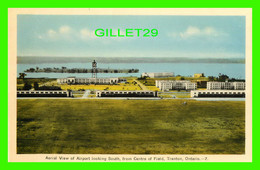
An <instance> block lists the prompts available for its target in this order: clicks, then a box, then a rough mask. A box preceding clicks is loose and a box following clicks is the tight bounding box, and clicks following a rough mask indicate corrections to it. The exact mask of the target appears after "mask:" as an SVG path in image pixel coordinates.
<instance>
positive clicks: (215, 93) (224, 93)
mask: <svg viewBox="0 0 260 170" xmlns="http://www.w3.org/2000/svg"><path fill="white" fill-rule="evenodd" d="M190 94H191V97H230V98H233V97H240V98H244V97H245V95H246V93H245V90H192V91H191V92H190Z"/></svg>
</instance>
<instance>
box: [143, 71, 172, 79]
mask: <svg viewBox="0 0 260 170" xmlns="http://www.w3.org/2000/svg"><path fill="white" fill-rule="evenodd" d="M142 77H150V78H163V77H174V73H172V72H163V73H142Z"/></svg>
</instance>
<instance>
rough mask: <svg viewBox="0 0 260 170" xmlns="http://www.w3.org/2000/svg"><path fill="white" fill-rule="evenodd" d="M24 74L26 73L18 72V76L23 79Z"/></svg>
mask: <svg viewBox="0 0 260 170" xmlns="http://www.w3.org/2000/svg"><path fill="white" fill-rule="evenodd" d="M25 76H27V74H25V73H19V78H20V79H24V77H25Z"/></svg>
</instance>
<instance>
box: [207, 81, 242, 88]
mask: <svg viewBox="0 0 260 170" xmlns="http://www.w3.org/2000/svg"><path fill="white" fill-rule="evenodd" d="M245 87H246V83H245V82H215V81H210V82H207V90H245Z"/></svg>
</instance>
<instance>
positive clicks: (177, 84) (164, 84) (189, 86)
mask: <svg viewBox="0 0 260 170" xmlns="http://www.w3.org/2000/svg"><path fill="white" fill-rule="evenodd" d="M155 85H156V87H158V88H159V89H160V90H162V91H169V90H195V89H196V88H197V83H195V82H191V81H188V80H156V81H155Z"/></svg>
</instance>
